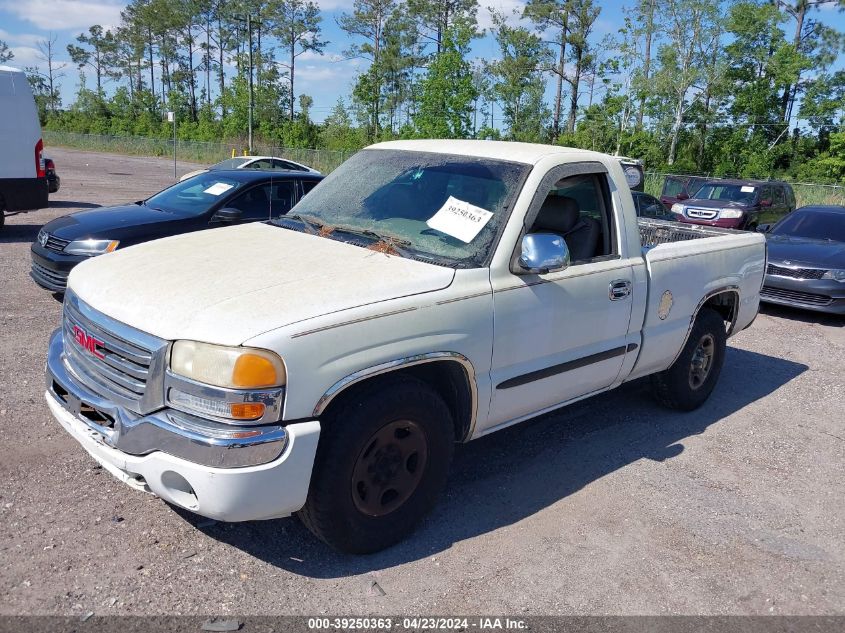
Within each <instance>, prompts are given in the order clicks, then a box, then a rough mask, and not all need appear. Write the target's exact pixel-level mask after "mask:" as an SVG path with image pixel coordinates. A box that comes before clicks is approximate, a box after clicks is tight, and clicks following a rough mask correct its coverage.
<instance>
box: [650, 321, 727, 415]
mask: <svg viewBox="0 0 845 633" xmlns="http://www.w3.org/2000/svg"><path fill="white" fill-rule="evenodd" d="M726 345H727V333H726V331H725V322H724V320H722V316H721V315H720V314H719V313H718V312H716V311H715V310H712V309H710V308H702V309H701V310H700V311H699V313H698V316H697V317H696V319H695V323H694V324H693V327H692V331H691V332H690V335H689V338H688V339H687V342H686V344H685V345H684V349H683V350H681V354H680V355H679V356H678V358H677V359H676V360H675V362H674V363H673V364H672V366H671V367H669V369H666V370H665V371H662V372H660V373H657V374H653V375H652V377H651V384H652V389H653V391H654V394H655V396H656V397H657V399H658V400H659V401H660V403H661V404H663V405H664V406H667V407H669V408H671V409H679V410H681V411H692V410H693V409H697V408H698V407H700V406H701V405H702V404H704V401H705V400H707V398H708V397H709V396H710V392H712V391H713V388H714V387H715V386H716V382H717V381H718V380H719V374H720V373H721V371H722V364H723V363H724V361H725V347H726Z"/></svg>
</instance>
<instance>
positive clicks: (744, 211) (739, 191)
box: [672, 180, 795, 230]
mask: <svg viewBox="0 0 845 633" xmlns="http://www.w3.org/2000/svg"><path fill="white" fill-rule="evenodd" d="M794 210H795V194H794V193H793V192H792V187H791V186H790V185H789V184H787V183H785V182H775V181H760V180H708V181H707V182H704V183H703V184H702V185H701V186H700V187H699V188H698V191H696V192H695V195H694V196H693V197H691V198H689V199H688V200H684V201H683V202H676V203H675V204H673V205H672V213H673V214H674V215H675V219H676V220H678V221H680V222H688V223H690V224H705V225H708V226H720V227H723V228H726V229H745V230H754V229H756V228H757V226H759V225H760V224H771V223H774V222H777V221H778V220H780V219H781V218H782V217H783V216H785V215H786V214H787V213H790V212H791V211H794Z"/></svg>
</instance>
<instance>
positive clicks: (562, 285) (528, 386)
mask: <svg viewBox="0 0 845 633" xmlns="http://www.w3.org/2000/svg"><path fill="white" fill-rule="evenodd" d="M609 191H610V190H609V186H608V181H607V174H606V172H604V171H601V172H597V173H586V174H581V175H578V176H575V177H569V178H564V179H561V180H559V181H557V182H555V183H554V184H553V186H552V187H551V189H550V190H549V192H548V195H547V196H546V202H544V203H543V204H544V205H545V204H546V203H547V202H550V201H552V199H553V197H555V196H561V197H565V198H568V199H570V200H574V201H575V203H576V205H577V207H578V211H579V213H580V217H579V218H578V222H579V223H581V222H583V223H586V224H588V225H590V226H591V229H590V230H588V231H584V230H583V228H582V229H577V228H576V229H575V230H571V231H570V232H569V233H568V234H566V235H564V240H565V241H566V242H567V246H568V247H569V249H570V251H572V252H573V253H574V254H575V257H576V259H575V261H572V263H571V265H570V266H569V267H568V268H566V269H565V270H562V271H559V272H553V273H549V274H540V275H535V274H516V273H515V272H513V271H512V270H498V271H493V270H491V281H492V285H493V301H494V310H495V313H494V314H495V338H494V349H493V359H492V361H493V362H492V368H491V378H492V389H493V395H492V401H491V409H490V418H489V420H488V423H487V426H496V425H498V424H503V423H506V422H508V421H513V420H516V419H518V418H521V417H526V416H529V415H531V414H534V413H537V412H540V411H542V410H544V409H548V408H550V407H553V406H554V405H557V404H560V403H562V402H565V401H567V400H571V399H573V398H577V397H579V396H583V395H585V394H589V393H591V392H593V391H597V390H600V389H603V388H606V387H609V386H610V385H611V384H613V382H614V381H615V380H616V378H617V376H618V374H619V371H620V369H621V367H622V362H623V360H624V358H625V354H626V353H628V352H629V351H633V349H631V346H630V345H628V344H627V333H628V326H629V321H630V318H631V306H632V296H631V290H632V288H633V269H632V262H631V261H629V260H627V259H623V258H622V257H621V256H620V254H619V245H618V238H617V230H616V227H615V225H614V224H615V223H614V216H613V213H612V210H611V197H610V193H609ZM541 215H542V211H541V212H540V214H538V215H537V220H535V221H534V224H533V225H532V226H531V227H530V228H529V229H528V232H532V231H542V232H553V231H550V230H548V228H546V227H544V226H538V220H539V219H540V218H541ZM547 224H548V225H549V226H561V225H560V224H559V223H556V222H548V223H547ZM576 224H577V223H576ZM596 227H598V231H599V235H598V238H597V239H596V238H595V237H593V235H594V233H595V229H596ZM563 228H566V227H565V226H564V227H563ZM554 232H555V233H557V234H560V232H559V231H554ZM584 240H587V241H589V242H590V243H589V244H588V245H587V246H585V245H584ZM591 240H594V244H593V242H592V241H591ZM511 268H513V266H511ZM517 272H518V271H517ZM633 348H636V346H635V345H634V346H633Z"/></svg>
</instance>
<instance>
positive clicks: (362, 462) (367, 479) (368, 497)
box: [352, 420, 428, 517]
mask: <svg viewBox="0 0 845 633" xmlns="http://www.w3.org/2000/svg"><path fill="white" fill-rule="evenodd" d="M427 462H428V440H427V438H426V435H425V432H424V431H423V430H422V428H421V427H420V426H419V425H418V424H416V423H415V422H412V421H410V420H396V421H394V422H390V423H389V424H386V425H384V426H383V427H381V428H380V429H379V430H378V431H376V432H375V433H373V435H372V436H371V437H370V439H369V440H367V442H366V444H365V445H364V449H363V450H362V451H361V453H360V455H358V459H357V460H356V461H355V466H354V467H353V469H352V500H353V502H354V503H355V507H356V508H357V509H358V511H359V512H361V513H362V514H366V515H368V516H374V517H378V516H384V515H386V514H390V513H391V512H393V511H394V510H396V509H397V508H398V507H399V506H401V505H402V504H403V503H405V501H407V500H408V498H409V497H410V496H411V495H412V494H414V491H415V490H416V489H417V487H418V486H419V483H420V481H421V480H422V476H423V473H424V472H425V467H426V464H427Z"/></svg>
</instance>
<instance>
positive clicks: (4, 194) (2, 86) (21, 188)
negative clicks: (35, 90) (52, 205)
mask: <svg viewBox="0 0 845 633" xmlns="http://www.w3.org/2000/svg"><path fill="white" fill-rule="evenodd" d="M0 139H2V143H3V151H2V152H0V228H2V226H3V224H4V222H5V219H4V217H5V215H4V212H5V211H25V210H30V209H43V208H44V207H46V206H47V174H46V172H45V165H44V142H43V140H42V139H41V124H40V123H39V121H38V108H36V106H35V98H34V97H33V96H32V89H31V88H30V87H29V82H28V81H27V79H26V75H25V74H24V72H23V71H22V70H18V69H17V68H12V67H11V66H3V65H0Z"/></svg>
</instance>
